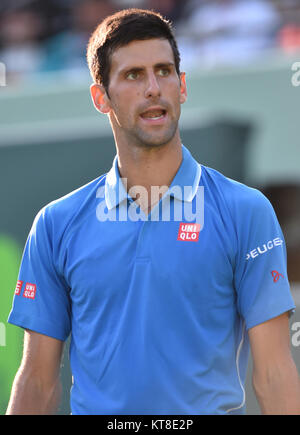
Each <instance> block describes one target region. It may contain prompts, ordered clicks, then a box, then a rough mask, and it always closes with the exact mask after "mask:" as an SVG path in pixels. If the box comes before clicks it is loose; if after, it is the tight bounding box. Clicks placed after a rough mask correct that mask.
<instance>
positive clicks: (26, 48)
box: [0, 9, 43, 81]
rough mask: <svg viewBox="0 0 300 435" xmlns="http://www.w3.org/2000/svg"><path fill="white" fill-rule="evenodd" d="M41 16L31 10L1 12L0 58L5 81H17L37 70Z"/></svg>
mask: <svg viewBox="0 0 300 435" xmlns="http://www.w3.org/2000/svg"><path fill="white" fill-rule="evenodd" d="M42 33H43V19H42V17H41V15H40V14H38V13H37V12H35V11H33V10H30V9H28V10H16V11H10V12H7V13H4V14H2V16H1V20H0V40H1V44H2V49H1V51H0V61H1V62H3V63H4V64H5V66H6V71H7V76H8V80H9V81H17V80H18V79H20V78H21V77H23V76H24V75H26V74H29V73H32V72H35V71H37V70H39V68H40V66H41V63H42V59H43V48H42V47H41V45H40V38H41V36H42Z"/></svg>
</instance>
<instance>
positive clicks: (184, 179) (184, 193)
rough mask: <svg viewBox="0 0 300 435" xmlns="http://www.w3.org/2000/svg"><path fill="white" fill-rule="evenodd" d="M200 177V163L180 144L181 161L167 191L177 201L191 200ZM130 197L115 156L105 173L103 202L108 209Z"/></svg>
mask: <svg viewBox="0 0 300 435" xmlns="http://www.w3.org/2000/svg"><path fill="white" fill-rule="evenodd" d="M200 178H201V165H200V164H199V163H198V162H196V160H195V159H194V158H193V157H192V155H191V153H190V152H189V151H188V149H187V148H186V147H185V146H184V145H182V162H181V165H180V167H179V169H178V171H177V173H176V175H175V177H174V179H173V181H172V183H171V186H170V187H169V190H168V191H167V193H166V195H167V194H169V195H170V196H173V197H174V198H176V199H178V200H179V201H187V202H191V201H192V200H193V199H194V196H195V195H196V193H197V189H198V185H199V181H200ZM125 199H126V200H127V199H131V198H130V197H129V195H128V194H127V190H126V188H125V187H124V184H123V182H122V179H121V177H120V173H119V169H118V157H117V156H115V158H114V161H113V165H112V168H111V169H110V171H109V172H108V173H107V175H106V181H105V202H106V205H107V208H108V210H111V209H113V208H114V207H117V206H118V205H119V204H120V203H121V202H123V201H124V200H125Z"/></svg>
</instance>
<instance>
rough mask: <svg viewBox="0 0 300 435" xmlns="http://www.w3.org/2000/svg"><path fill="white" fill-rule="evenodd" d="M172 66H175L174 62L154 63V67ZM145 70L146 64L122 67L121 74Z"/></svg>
mask: <svg viewBox="0 0 300 435" xmlns="http://www.w3.org/2000/svg"><path fill="white" fill-rule="evenodd" d="M170 67H175V64H174V62H159V63H156V64H155V65H154V69H159V68H170ZM144 70H145V67H144V66H132V67H128V68H124V69H121V70H120V71H119V75H123V74H128V73H129V72H131V71H134V72H140V71H144Z"/></svg>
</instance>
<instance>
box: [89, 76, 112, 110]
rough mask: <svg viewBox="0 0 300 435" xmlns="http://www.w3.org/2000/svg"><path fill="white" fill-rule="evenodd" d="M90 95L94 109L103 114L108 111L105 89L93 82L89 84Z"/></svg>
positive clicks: (108, 105)
mask: <svg viewBox="0 0 300 435" xmlns="http://www.w3.org/2000/svg"><path fill="white" fill-rule="evenodd" d="M90 91H91V97H92V100H93V103H94V106H95V108H96V110H98V111H99V112H101V113H103V114H107V113H109V112H110V104H109V98H108V96H107V93H106V90H105V88H104V87H103V86H102V85H98V84H96V83H93V84H92V85H91V86H90Z"/></svg>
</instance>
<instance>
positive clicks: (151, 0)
mask: <svg viewBox="0 0 300 435" xmlns="http://www.w3.org/2000/svg"><path fill="white" fill-rule="evenodd" d="M186 5H187V2H185V1H182V0H146V2H145V7H146V8H147V9H153V10H155V11H157V12H160V13H161V14H162V15H163V16H164V17H166V18H168V19H169V20H171V21H172V23H173V24H174V26H175V28H176V24H177V22H180V21H183V20H184V18H185V11H186Z"/></svg>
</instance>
